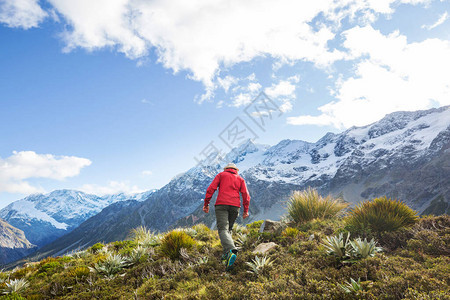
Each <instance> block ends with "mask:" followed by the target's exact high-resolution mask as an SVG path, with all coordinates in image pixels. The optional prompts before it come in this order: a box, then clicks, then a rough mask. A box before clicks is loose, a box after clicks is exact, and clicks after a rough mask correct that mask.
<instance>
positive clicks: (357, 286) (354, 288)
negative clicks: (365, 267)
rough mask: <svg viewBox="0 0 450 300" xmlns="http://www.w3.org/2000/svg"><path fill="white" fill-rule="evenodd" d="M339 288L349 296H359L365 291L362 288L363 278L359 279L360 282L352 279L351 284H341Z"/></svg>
mask: <svg viewBox="0 0 450 300" xmlns="http://www.w3.org/2000/svg"><path fill="white" fill-rule="evenodd" d="M339 287H340V288H341V289H342V290H343V291H344V292H346V293H347V294H355V295H359V294H360V293H361V292H362V291H363V288H362V287H361V278H358V281H355V280H354V279H353V278H350V282H346V283H345V284H339Z"/></svg>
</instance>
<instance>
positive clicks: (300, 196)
mask: <svg viewBox="0 0 450 300" xmlns="http://www.w3.org/2000/svg"><path fill="white" fill-rule="evenodd" d="M347 206H348V204H346V203H343V202H342V201H341V200H340V199H333V198H332V197H331V196H330V195H329V196H327V197H326V198H323V197H322V196H320V195H319V193H318V192H317V190H315V189H312V188H308V189H307V190H304V191H295V192H294V193H293V194H292V196H291V197H290V199H289V201H288V207H287V210H288V215H289V217H290V218H291V219H292V221H294V222H295V223H297V224H299V223H302V222H307V221H310V220H313V219H329V218H333V217H336V216H338V215H339V214H340V213H342V211H343V210H344V209H345V208H346V207H347Z"/></svg>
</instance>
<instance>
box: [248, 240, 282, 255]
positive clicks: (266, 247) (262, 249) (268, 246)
mask: <svg viewBox="0 0 450 300" xmlns="http://www.w3.org/2000/svg"><path fill="white" fill-rule="evenodd" d="M277 246H278V245H277V244H275V243H274V242H270V243H261V244H259V245H258V246H256V248H255V250H253V252H252V253H253V254H258V253H259V254H265V253H266V252H268V251H270V250H272V249H275V248H276V247H277Z"/></svg>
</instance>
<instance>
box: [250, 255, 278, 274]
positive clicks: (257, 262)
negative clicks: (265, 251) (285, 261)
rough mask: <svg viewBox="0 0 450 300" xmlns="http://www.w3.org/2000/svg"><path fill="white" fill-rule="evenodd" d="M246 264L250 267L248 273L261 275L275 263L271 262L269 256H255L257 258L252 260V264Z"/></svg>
mask: <svg viewBox="0 0 450 300" xmlns="http://www.w3.org/2000/svg"><path fill="white" fill-rule="evenodd" d="M245 264H246V265H247V266H249V267H250V271H247V272H249V273H252V274H255V275H260V274H261V273H262V272H263V271H264V269H266V268H267V267H269V266H271V265H272V264H273V261H271V260H270V258H268V257H267V256H264V257H259V256H255V258H254V259H252V261H251V262H246V263H245Z"/></svg>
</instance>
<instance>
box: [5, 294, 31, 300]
mask: <svg viewBox="0 0 450 300" xmlns="http://www.w3.org/2000/svg"><path fill="white" fill-rule="evenodd" d="M0 300H26V298H24V297H22V296H20V295H19V294H17V293H11V294H6V295H4V296H0Z"/></svg>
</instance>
